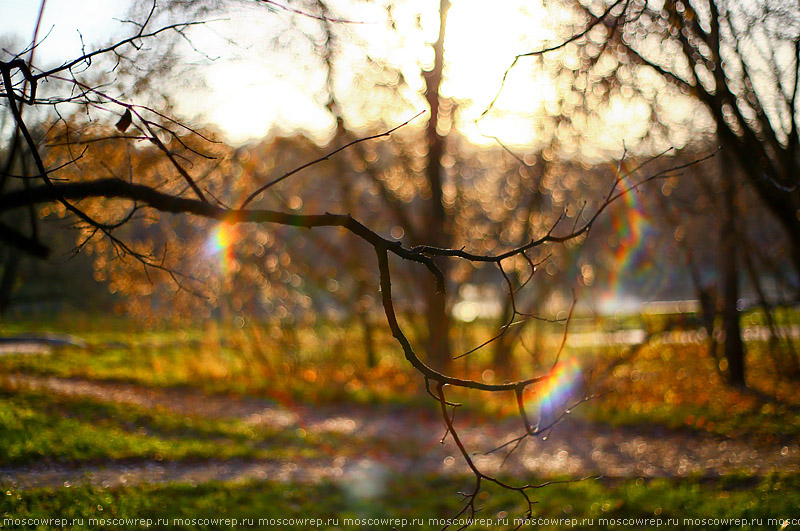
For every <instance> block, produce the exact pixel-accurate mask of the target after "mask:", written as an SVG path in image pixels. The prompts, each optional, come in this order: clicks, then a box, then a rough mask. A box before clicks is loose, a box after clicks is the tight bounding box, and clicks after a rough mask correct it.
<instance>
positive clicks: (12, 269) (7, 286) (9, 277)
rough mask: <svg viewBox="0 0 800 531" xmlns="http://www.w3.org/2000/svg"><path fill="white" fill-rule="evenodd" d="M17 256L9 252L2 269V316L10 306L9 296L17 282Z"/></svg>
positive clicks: (0, 289) (0, 308)
mask: <svg viewBox="0 0 800 531" xmlns="http://www.w3.org/2000/svg"><path fill="white" fill-rule="evenodd" d="M19 260H20V258H19V254H18V253H16V252H14V251H10V252H9V255H8V257H7V258H6V263H5V265H4V267H3V277H2V278H0V315H4V314H5V313H6V311H8V307H9V306H10V305H11V295H13V294H14V283H15V281H16V280H17V270H18V269H19Z"/></svg>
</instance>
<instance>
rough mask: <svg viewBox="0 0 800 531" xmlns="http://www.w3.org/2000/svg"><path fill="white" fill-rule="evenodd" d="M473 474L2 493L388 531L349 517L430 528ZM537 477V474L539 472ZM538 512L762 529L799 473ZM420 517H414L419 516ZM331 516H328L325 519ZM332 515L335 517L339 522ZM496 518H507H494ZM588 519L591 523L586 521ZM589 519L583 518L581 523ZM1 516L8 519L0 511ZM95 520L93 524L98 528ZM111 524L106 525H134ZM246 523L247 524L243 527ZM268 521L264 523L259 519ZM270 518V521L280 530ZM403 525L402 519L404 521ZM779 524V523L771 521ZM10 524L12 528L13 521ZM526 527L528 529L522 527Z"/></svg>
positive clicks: (788, 499) (33, 511)
mask: <svg viewBox="0 0 800 531" xmlns="http://www.w3.org/2000/svg"><path fill="white" fill-rule="evenodd" d="M472 481H473V480H471V479H464V478H441V477H423V476H406V477H403V478H392V479H390V480H389V481H388V482H387V483H386V484H385V485H382V489H380V491H374V492H372V493H371V495H370V496H367V497H363V496H361V497H359V496H358V495H357V494H356V492H357V489H354V488H353V485H352V484H349V483H348V482H347V480H342V481H340V482H334V483H331V482H326V483H323V484H319V485H299V484H279V483H273V482H263V481H262V482H256V481H248V482H227V483H219V482H211V483H205V484H202V485H196V486H195V485H188V484H170V485H140V486H136V487H122V488H111V489H102V488H96V487H91V486H77V487H71V488H60V489H29V490H16V489H13V488H4V489H3V492H2V493H0V494H2V496H0V516H2V518H66V519H70V520H71V519H73V518H81V519H83V522H84V524H83V526H70V525H66V526H63V527H59V526H55V525H40V526H39V527H37V529H61V528H64V529H73V528H81V529H83V528H88V527H89V520H88V519H90V518H103V519H119V518H146V519H147V518H149V519H151V520H152V521H153V522H154V523H155V522H157V520H158V519H165V520H166V521H167V522H169V525H166V526H165V525H161V526H159V525H153V527H154V528H157V529H159V528H160V529H166V528H174V527H178V528H185V529H230V528H231V526H230V525H227V526H226V525H213V524H206V525H202V524H196V525H174V524H175V522H174V520H173V519H174V518H190V519H191V518H194V519H206V518H235V519H238V520H239V521H240V524H241V523H242V522H241V521H242V520H243V519H253V521H254V523H256V524H257V522H258V519H260V518H263V519H270V518H283V519H286V518H317V519H321V521H322V525H320V526H316V525H309V524H305V525H303V524H300V525H287V524H286V523H284V525H282V526H277V527H282V528H291V529H359V528H362V529H363V528H365V527H371V528H375V529H388V528H390V526H387V525H383V526H381V525H374V526H354V525H346V524H345V520H344V519H345V518H362V519H363V518H400V519H406V523H407V525H406V527H404V528H410V529H432V528H436V527H437V526H436V525H431V523H430V522H429V521H428V519H429V518H451V517H453V516H454V515H455V514H456V513H457V511H458V510H459V508H460V503H461V502H460V497H459V496H458V495H457V494H456V490H461V489H468V488H469V486H470V484H471V482H472ZM534 481H535V480H534ZM531 495H532V498H533V499H534V500H536V501H537V502H538V503H537V504H536V505H534V516H535V517H537V518H551V519H552V518H568V519H575V520H576V521H577V523H578V525H576V526H567V525H561V526H553V525H542V526H539V527H538V528H540V529H567V528H578V529H614V528H617V529H619V528H623V527H624V528H631V529H633V528H640V529H641V528H643V529H649V528H652V527H648V526H647V525H645V526H616V527H614V526H610V525H608V524H607V523H605V525H604V522H602V521H601V520H600V519H601V518H605V519H619V518H660V519H662V524H661V525H662V526H664V525H665V522H666V521H667V519H678V522H679V523H678V525H677V526H670V527H668V528H671V529H675V528H677V529H698V528H704V529H729V528H736V529H763V528H766V527H767V525H766V524H767V519H769V518H797V516H798V513H797V511H798V507H799V506H800V478H799V477H798V476H781V475H773V476H770V477H767V478H763V479H756V478H749V477H746V476H727V477H724V478H721V479H719V480H714V481H711V480H703V479H700V478H690V479H679V480H677V479H655V480H642V479H631V480H624V481H623V480H585V481H581V482H576V483H572V484H569V485H567V484H555V485H550V486H547V487H545V488H543V489H539V490H535V491H532V494H531ZM479 506H481V507H482V509H483V510H482V511H481V512H480V513H478V517H479V518H486V519H490V520H492V524H493V525H491V526H489V525H476V526H474V527H473V529H497V528H513V527H514V525H513V519H514V518H520V517H522V516H523V515H524V511H525V504H524V502H523V500H522V498H521V497H520V496H519V495H518V494H515V493H513V492H509V491H504V490H500V489H491V490H489V491H484V492H483V493H482V494H481V495H480V497H479ZM415 518H419V519H423V522H424V524H423V525H413V519H415ZM684 518H691V519H702V518H705V519H722V518H746V519H754V518H760V519H762V524H761V525H745V526H734V525H705V526H695V525H684V521H683V519H684ZM329 519H331V520H329ZM333 519H336V520H337V521H336V523H337V525H334V521H333ZM498 519H507V521H508V523H509V525H506V526H498V525H497V520H498ZM584 519H592V522H593V524H592V525H588V522H583V520H584ZM582 522H583V523H582ZM0 523H2V520H1V519H0ZM98 527H99V526H93V528H98ZM132 527H133V526H127V527H126V526H124V525H120V524H119V522H117V523H116V525H109V526H106V527H105V528H109V529H111V528H114V529H119V528H132ZM240 527H247V526H245V525H240ZM262 527H263V528H268V526H266V525H263V526H262ZM277 527H276V526H272V528H277ZM398 527H399V526H398ZM774 527H775V528H777V527H779V526H774ZM6 528H14V527H13V525H7V526H6ZM526 528H531V527H528V526H526Z"/></svg>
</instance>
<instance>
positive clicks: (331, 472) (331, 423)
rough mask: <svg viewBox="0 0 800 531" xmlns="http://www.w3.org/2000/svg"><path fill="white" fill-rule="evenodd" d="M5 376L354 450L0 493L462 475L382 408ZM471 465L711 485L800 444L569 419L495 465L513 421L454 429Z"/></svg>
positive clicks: (67, 476)
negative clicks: (710, 479) (350, 445)
mask: <svg viewBox="0 0 800 531" xmlns="http://www.w3.org/2000/svg"><path fill="white" fill-rule="evenodd" d="M6 378H7V379H8V380H9V381H10V382H12V383H14V384H16V385H19V386H21V387H26V388H33V389H41V390H46V391H48V392H52V393H57V394H62V395H70V396H81V397H90V398H92V399H94V400H98V401H108V402H119V403H127V404H136V405H140V406H145V407H148V408H164V409H165V410H168V411H172V412H175V413H179V414H182V415H188V416H201V417H214V418H238V419H241V420H243V421H245V422H248V423H252V424H260V425H266V426H274V427H278V428H283V429H297V428H303V429H305V430H306V431H309V432H311V433H324V432H335V433H340V434H343V435H345V436H347V437H348V438H349V437H352V438H353V441H354V444H359V445H361V446H363V449H364V450H363V453H362V454H361V455H360V456H359V457H358V458H357V459H346V458H343V457H333V456H332V457H331V458H330V459H317V460H301V461H294V462H289V461H286V462H280V461H262V460H242V459H236V460H229V461H219V460H213V459H211V460H199V461H185V462H157V461H131V462H119V461H109V462H106V463H99V464H98V463H93V464H77V465H63V464H39V465H25V466H6V467H3V466H0V484H15V485H19V486H58V485H64V484H65V483H70V484H76V483H81V482H84V481H87V480H88V481H90V482H91V483H93V484H97V485H105V486H112V485H120V484H132V483H138V482H163V481H195V482H198V483H199V482H203V481H208V480H212V479H217V480H225V479H243V478H258V479H273V480H279V481H290V480H291V481H318V480H320V479H322V478H331V479H337V480H340V481H345V482H347V481H350V480H353V479H354V478H355V480H359V478H361V479H363V478H364V477H373V476H379V477H382V476H384V475H386V474H395V473H397V474H408V473H413V472H439V473H454V474H455V473H464V472H467V470H466V467H465V465H464V464H463V462H462V459H461V458H460V456H459V455H458V453H457V450H456V448H455V446H454V444H453V443H452V441H451V440H450V439H449V438H448V440H447V441H446V442H445V444H439V439H440V438H441V436H442V434H443V427H442V422H441V420H440V419H439V418H437V417H436V416H435V415H433V414H431V413H429V412H425V411H419V410H414V409H410V408H401V407H390V406H372V407H367V406H357V405H335V406H320V407H308V406H302V407H292V408H287V407H284V406H281V405H278V404H275V403H273V402H270V401H267V400H262V399H256V398H232V397H229V396H224V395H205V394H203V393H200V392H198V391H194V390H179V389H159V388H151V387H146V386H141V385H136V384H125V383H116V382H114V383H112V382H99V381H92V380H81V379H63V378H55V377H46V376H35V375H28V374H13V375H8V376H6ZM459 431H460V433H461V434H462V437H463V439H464V440H465V442H466V444H467V445H468V447H469V448H470V449H472V450H474V451H475V452H477V453H476V454H475V457H474V458H475V461H476V463H477V464H478V465H479V466H481V467H483V469H484V470H486V471H492V472H497V471H501V470H502V471H503V472H504V473H509V474H520V475H522V474H528V473H534V474H537V475H551V474H567V475H571V476H584V475H590V474H601V475H604V476H613V477H639V476H644V477H652V476H685V475H687V474H695V473H700V474H704V475H708V476H717V475H720V474H724V473H727V472H731V471H734V470H744V471H747V472H749V473H752V474H765V473H767V472H769V471H771V470H782V471H800V445H799V444H797V443H793V444H789V445H777V446H760V445H756V444H753V443H751V442H747V441H742V440H722V439H720V438H717V437H713V436H709V435H704V434H699V433H692V432H688V431H671V430H667V429H648V430H644V431H643V430H637V429H634V428H615V427H611V426H607V425H603V424H592V423H587V422H583V421H581V420H578V419H574V418H569V419H567V420H566V421H565V422H563V423H562V424H560V425H558V426H557V427H556V428H555V430H553V432H552V433H551V434H550V436H549V437H548V439H547V440H546V441H545V440H542V439H541V438H537V439H528V440H527V441H526V443H525V444H524V445H523V446H521V447H520V448H519V449H518V450H517V451H516V452H515V453H514V454H513V455H512V456H511V457H510V458H509V459H508V460H507V461H506V462H505V464H503V458H504V455H503V454H502V453H495V454H488V455H487V454H485V453H483V452H486V451H488V450H490V449H492V448H495V447H497V446H500V445H501V444H503V443H505V442H506V441H508V440H509V439H511V438H512V437H513V436H514V435H515V434H518V433H519V431H520V426H519V421H518V420H517V419H506V420H499V421H496V422H493V423H491V424H480V425H478V424H475V423H473V424H470V423H469V422H462V424H461V425H460V428H459Z"/></svg>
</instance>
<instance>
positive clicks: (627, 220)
mask: <svg viewBox="0 0 800 531" xmlns="http://www.w3.org/2000/svg"><path fill="white" fill-rule="evenodd" d="M621 171H622V174H623V175H628V174H629V170H628V169H627V168H624V167H623V169H622V170H621ZM622 184H623V185H625V187H627V186H628V185H629V184H628V182H627V181H623V182H622ZM622 201H623V203H624V206H623V207H622V208H614V209H612V211H611V216H610V217H611V229H612V230H613V233H614V234H615V235H616V238H615V239H616V242H614V243H615V244H616V245H615V246H614V248H613V254H612V256H611V259H610V263H609V264H608V265H609V267H608V277H607V286H608V289H607V290H606V291H605V293H604V294H603V299H604V300H606V301H612V300H621V299H623V298H624V295H625V289H626V288H630V287H631V286H630V284H631V283H633V284H637V285H639V284H642V283H643V282H644V283H647V281H648V280H652V278H653V277H656V275H650V273H653V271H652V270H653V269H654V257H653V249H652V247H653V245H654V243H655V242H654V241H653V239H654V238H655V235H656V231H655V228H654V226H653V223H652V222H651V221H650V219H651V218H652V215H651V214H650V212H648V208H647V205H646V203H645V202H644V200H643V194H642V192H641V191H639V190H630V191H628V192H627V193H626V194H625V195H624V196H623V197H622ZM623 280H624V281H623ZM626 283H627V284H629V285H627V286H626V285H625V284H626ZM651 287H652V286H651Z"/></svg>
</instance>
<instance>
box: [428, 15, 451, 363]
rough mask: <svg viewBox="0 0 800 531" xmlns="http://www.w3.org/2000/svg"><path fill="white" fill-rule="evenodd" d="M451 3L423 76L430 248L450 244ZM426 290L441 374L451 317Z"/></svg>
mask: <svg viewBox="0 0 800 531" xmlns="http://www.w3.org/2000/svg"><path fill="white" fill-rule="evenodd" d="M449 7H450V2H449V0H440V3H439V37H438V39H437V40H436V42H435V43H434V45H433V49H434V55H435V57H434V64H433V69H431V70H427V71H425V72H423V77H424V79H425V98H426V99H427V101H428V105H429V106H430V112H431V114H430V117H429V119H428V125H427V130H426V135H427V138H426V139H427V143H428V158H427V161H426V166H425V177H426V180H427V181H428V186H429V187H430V192H431V197H430V200H429V201H428V212H427V218H428V220H427V221H428V223H427V230H425V232H426V233H427V234H426V236H427V242H426V243H427V244H429V245H433V246H436V247H449V246H450V243H451V234H450V227H449V223H448V215H447V210H446V208H445V204H444V192H443V190H442V184H443V183H442V172H443V168H442V160H441V159H442V153H443V152H444V138H443V137H442V136H441V135H440V134H439V133H438V132H437V130H436V129H437V126H438V124H439V103H440V96H439V87H440V85H441V83H442V72H443V70H444V37H445V28H446V26H447V10H448V8H449ZM437 265H438V266H439V268H440V269H441V270H442V272H443V273H444V275H445V278H447V272H448V264H447V261H446V260H438V261H437ZM423 289H425V322H426V325H427V328H428V341H427V350H428V360H430V362H431V363H432V364H433V365H434V366H436V368H438V369H440V370H445V369H448V368H449V367H450V366H451V365H452V354H451V348H450V322H451V318H450V313H449V309H448V307H447V299H446V297H445V294H444V293H437V292H436V289H435V286H434V283H433V280H432V279H431V280H427V281H426V285H425V286H424V288H423Z"/></svg>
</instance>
